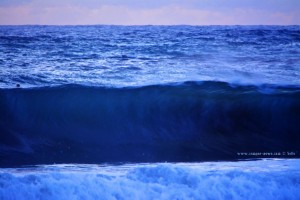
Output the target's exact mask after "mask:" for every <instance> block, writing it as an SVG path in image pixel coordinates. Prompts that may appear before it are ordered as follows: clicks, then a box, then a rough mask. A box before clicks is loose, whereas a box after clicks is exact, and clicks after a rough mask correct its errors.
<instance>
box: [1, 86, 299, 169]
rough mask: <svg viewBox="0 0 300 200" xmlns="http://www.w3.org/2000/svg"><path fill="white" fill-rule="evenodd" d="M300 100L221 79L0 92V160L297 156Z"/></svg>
mask: <svg viewBox="0 0 300 200" xmlns="http://www.w3.org/2000/svg"><path fill="white" fill-rule="evenodd" d="M299 99H300V92H299V88H293V87H285V88H283V87H281V88H276V87H272V86H265V87H261V88H257V87H251V86H235V87H232V86H229V85H228V84H226V83H222V82H186V83H182V84H173V85H154V86H146V87H136V88H107V87H84V86H79V85H66V86H60V87H45V88H31V89H22V88H17V89H1V90H0V112H1V115H0V163H1V166H17V165H24V164H49V163H50V164H51V163H103V162H159V161H201V160H215V159H222V160H224V159H240V158H249V157H251V155H244V154H242V155H240V154H238V153H241V152H273V153H274V152H277V153H281V155H274V156H275V157H280V156H283V157H284V156H287V155H285V154H284V153H283V152H287V151H293V155H294V154H295V155H294V156H296V157H299V154H298V152H299V150H300V149H299V143H300V134H299V130H300V125H299V124H300V101H299ZM260 156H261V157H264V156H263V155H260ZM267 157H272V156H270V155H268V156H267Z"/></svg>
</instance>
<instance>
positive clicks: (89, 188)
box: [0, 159, 300, 200]
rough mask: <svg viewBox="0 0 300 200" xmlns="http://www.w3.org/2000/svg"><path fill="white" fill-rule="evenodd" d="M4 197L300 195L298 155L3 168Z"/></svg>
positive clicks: (0, 175)
mask: <svg viewBox="0 0 300 200" xmlns="http://www.w3.org/2000/svg"><path fill="white" fill-rule="evenodd" d="M0 199H4V200H6V199H55V200H57V199H255V200H259V199H300V160H299V159H298V160H259V161H242V162H207V163H193V164H191V163H185V164H184V163H173V164H171V163H164V164H134V165H119V166H112V165H106V166H97V165H52V166H38V167H30V168H22V169H16V168H14V169H1V170H0Z"/></svg>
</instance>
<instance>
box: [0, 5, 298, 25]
mask: <svg viewBox="0 0 300 200" xmlns="http://www.w3.org/2000/svg"><path fill="white" fill-rule="evenodd" d="M25 24H26V25H27V24H40V25H87V24H88V25H94V24H110V25H182V24H186V25H300V0H144V1H142V0H0V25H25Z"/></svg>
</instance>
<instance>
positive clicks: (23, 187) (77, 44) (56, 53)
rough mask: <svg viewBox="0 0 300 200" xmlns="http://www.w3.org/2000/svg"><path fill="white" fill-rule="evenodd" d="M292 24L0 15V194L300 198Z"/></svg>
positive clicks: (299, 35) (298, 54)
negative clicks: (79, 22) (23, 20)
mask: <svg viewBox="0 0 300 200" xmlns="http://www.w3.org/2000/svg"><path fill="white" fill-rule="evenodd" d="M299 158H300V26H107V25H105V26H104V25H103V26H102V25H98V26H0V199H4V200H6V199H256V200H257V199H300V192H299V191H300V159H299Z"/></svg>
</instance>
